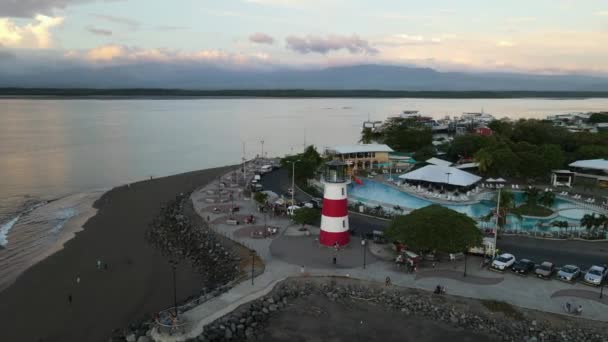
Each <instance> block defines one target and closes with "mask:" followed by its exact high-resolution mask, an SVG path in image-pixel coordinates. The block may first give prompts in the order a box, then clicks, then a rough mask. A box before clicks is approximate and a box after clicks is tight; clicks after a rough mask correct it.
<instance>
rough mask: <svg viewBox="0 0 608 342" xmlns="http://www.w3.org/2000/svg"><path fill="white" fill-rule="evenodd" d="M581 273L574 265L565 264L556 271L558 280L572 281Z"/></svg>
mask: <svg viewBox="0 0 608 342" xmlns="http://www.w3.org/2000/svg"><path fill="white" fill-rule="evenodd" d="M580 275H581V270H580V269H579V268H578V267H576V266H574V265H565V266H562V268H560V270H559V272H557V277H558V278H559V279H560V280H565V281H574V280H576V278H578V277H579V276H580Z"/></svg>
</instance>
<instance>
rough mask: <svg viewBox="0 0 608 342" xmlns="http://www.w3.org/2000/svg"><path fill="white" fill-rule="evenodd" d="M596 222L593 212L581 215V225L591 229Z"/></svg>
mask: <svg viewBox="0 0 608 342" xmlns="http://www.w3.org/2000/svg"><path fill="white" fill-rule="evenodd" d="M596 222H597V219H596V217H595V214H585V216H583V218H581V226H583V227H585V228H587V229H589V230H591V229H593V227H595V224H596Z"/></svg>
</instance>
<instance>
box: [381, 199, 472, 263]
mask: <svg viewBox="0 0 608 342" xmlns="http://www.w3.org/2000/svg"><path fill="white" fill-rule="evenodd" d="M386 236H387V237H388V238H390V239H393V240H398V241H402V242H403V243H405V244H407V245H408V246H410V248H412V249H413V250H416V251H433V250H435V251H440V252H446V253H451V252H463V251H466V250H468V249H469V248H470V247H474V246H479V245H481V240H482V234H481V231H480V230H479V229H478V228H477V226H476V224H475V220H473V219H472V218H470V217H468V216H467V215H465V214H461V213H459V212H457V211H454V210H452V209H449V208H446V207H443V206H440V205H436V204H434V205H430V206H427V207H424V208H421V209H417V210H414V211H412V212H411V213H410V214H408V215H405V216H397V217H395V219H394V220H393V221H392V223H391V225H390V226H389V228H388V229H387V231H386Z"/></svg>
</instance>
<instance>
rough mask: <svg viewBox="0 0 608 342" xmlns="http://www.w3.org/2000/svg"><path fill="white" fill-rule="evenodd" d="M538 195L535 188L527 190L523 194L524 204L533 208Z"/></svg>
mask: <svg viewBox="0 0 608 342" xmlns="http://www.w3.org/2000/svg"><path fill="white" fill-rule="evenodd" d="M539 194H540V190H539V189H538V188H536V187H532V188H529V189H527V190H526V191H525V192H524V196H525V197H526V204H528V205H529V206H533V205H536V203H537V202H538V198H539V197H540V196H539Z"/></svg>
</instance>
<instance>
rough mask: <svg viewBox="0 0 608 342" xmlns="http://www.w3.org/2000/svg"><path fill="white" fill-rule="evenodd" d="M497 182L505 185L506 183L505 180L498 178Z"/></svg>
mask: <svg viewBox="0 0 608 342" xmlns="http://www.w3.org/2000/svg"><path fill="white" fill-rule="evenodd" d="M495 182H498V183H504V182H506V180H505V179H504V178H498V179H496V180H495Z"/></svg>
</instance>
